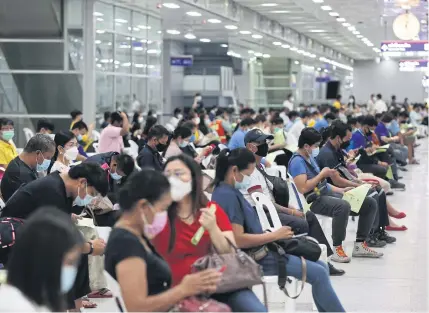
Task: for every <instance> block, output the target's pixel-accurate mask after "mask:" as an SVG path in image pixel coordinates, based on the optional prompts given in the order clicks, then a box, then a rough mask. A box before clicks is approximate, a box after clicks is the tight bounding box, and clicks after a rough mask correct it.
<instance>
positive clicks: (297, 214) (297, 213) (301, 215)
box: [292, 209, 305, 217]
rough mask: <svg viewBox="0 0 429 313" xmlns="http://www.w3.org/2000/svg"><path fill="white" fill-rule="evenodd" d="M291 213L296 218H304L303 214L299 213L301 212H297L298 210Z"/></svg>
mask: <svg viewBox="0 0 429 313" xmlns="http://www.w3.org/2000/svg"><path fill="white" fill-rule="evenodd" d="M292 212H293V214H292V215H293V216H298V217H304V216H305V215H304V212H301V211H298V210H295V209H294V210H293V211H292Z"/></svg>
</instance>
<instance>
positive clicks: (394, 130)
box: [388, 110, 417, 164]
mask: <svg viewBox="0 0 429 313" xmlns="http://www.w3.org/2000/svg"><path fill="white" fill-rule="evenodd" d="M391 113H392V116H393V120H392V122H391V123H390V126H389V127H388V129H389V132H390V133H391V134H392V136H398V137H399V140H400V143H401V144H402V145H404V146H406V147H407V148H408V150H407V151H408V155H407V157H408V162H409V164H417V160H416V159H415V158H414V143H415V142H416V136H414V132H415V130H413V129H411V130H406V129H404V130H403V131H402V129H401V125H400V123H401V121H403V120H404V119H407V116H408V113H407V112H398V111H396V110H393V111H392V112H391ZM403 113H405V114H403ZM404 115H405V116H404Z"/></svg>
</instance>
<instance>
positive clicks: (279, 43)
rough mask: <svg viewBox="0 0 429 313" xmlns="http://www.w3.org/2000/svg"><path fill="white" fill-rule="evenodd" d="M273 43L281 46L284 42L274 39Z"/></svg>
mask: <svg viewBox="0 0 429 313" xmlns="http://www.w3.org/2000/svg"><path fill="white" fill-rule="evenodd" d="M273 45H275V46H281V45H282V43H281V42H280V41H274V42H273Z"/></svg>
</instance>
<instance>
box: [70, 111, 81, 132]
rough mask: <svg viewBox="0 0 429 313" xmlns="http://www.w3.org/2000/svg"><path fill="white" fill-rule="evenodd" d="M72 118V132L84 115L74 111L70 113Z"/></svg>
mask: <svg viewBox="0 0 429 313" xmlns="http://www.w3.org/2000/svg"><path fill="white" fill-rule="evenodd" d="M70 116H71V119H72V122H71V124H70V130H71V129H72V128H73V125H74V124H75V123H77V122H80V121H81V120H82V118H83V113H82V112H81V111H79V110H73V111H71V112H70Z"/></svg>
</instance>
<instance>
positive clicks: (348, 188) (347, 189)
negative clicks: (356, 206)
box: [342, 187, 355, 193]
mask: <svg viewBox="0 0 429 313" xmlns="http://www.w3.org/2000/svg"><path fill="white" fill-rule="evenodd" d="M354 188H355V187H346V188H343V190H342V193H345V192H347V191H350V190H352V189H354Z"/></svg>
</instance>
